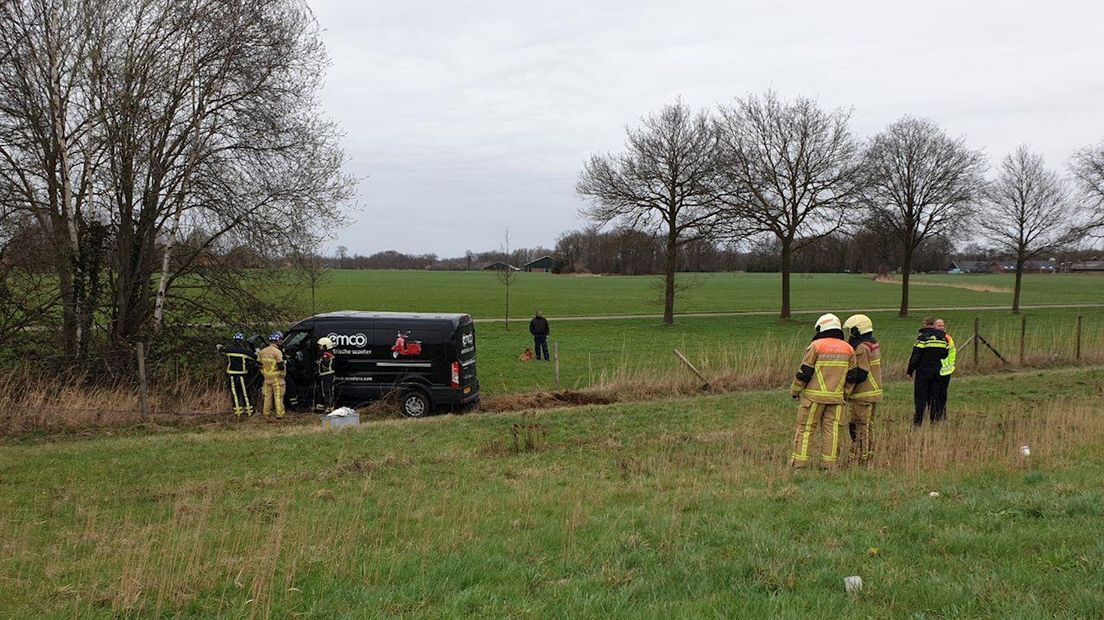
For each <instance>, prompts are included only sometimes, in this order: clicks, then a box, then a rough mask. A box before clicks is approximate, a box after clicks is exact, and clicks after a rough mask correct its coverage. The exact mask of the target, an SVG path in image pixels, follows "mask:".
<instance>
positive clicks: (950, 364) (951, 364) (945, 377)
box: [930, 319, 958, 421]
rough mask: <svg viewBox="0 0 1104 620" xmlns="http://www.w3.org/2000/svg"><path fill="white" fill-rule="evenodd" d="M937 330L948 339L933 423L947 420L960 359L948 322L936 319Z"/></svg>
mask: <svg viewBox="0 0 1104 620" xmlns="http://www.w3.org/2000/svg"><path fill="white" fill-rule="evenodd" d="M935 328H936V329H938V330H939V331H941V332H943V336H944V337H945V338H946V339H947V357H945V358H943V363H942V366H941V367H940V368H939V379H938V380H937V381H936V384H935V394H934V395H933V396H932V399H931V405H930V407H931V410H932V413H931V415H932V420H933V421H935V420H945V419H947V392H948V391H949V389H950V387H951V375H953V374H954V371H955V358H957V357H958V349H957V348H956V347H955V341H954V338H951V335H950V334H948V333H947V322H946V321H944V320H943V319H936V320H935Z"/></svg>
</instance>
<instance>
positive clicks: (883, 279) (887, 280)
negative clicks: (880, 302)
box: [874, 276, 1014, 295]
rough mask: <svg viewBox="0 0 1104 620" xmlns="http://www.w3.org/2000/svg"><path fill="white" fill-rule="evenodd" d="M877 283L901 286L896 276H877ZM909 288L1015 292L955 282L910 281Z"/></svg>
mask: <svg viewBox="0 0 1104 620" xmlns="http://www.w3.org/2000/svg"><path fill="white" fill-rule="evenodd" d="M874 281H875V282H879V283H881V284H896V285H898V286H900V285H901V280H900V278H897V277H896V276H877V277H875V278H874ZM909 286H938V287H941V288H959V289H963V290H966V291H974V292H975V293H1006V294H1009V295H1011V294H1012V293H1013V292H1014V291H1013V290H1012V289H1010V288H1006V287H1003V286H994V285H992V284H974V283H966V282H962V283H953V282H926V281H924V280H909Z"/></svg>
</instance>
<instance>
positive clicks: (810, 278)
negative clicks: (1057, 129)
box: [317, 271, 1104, 319]
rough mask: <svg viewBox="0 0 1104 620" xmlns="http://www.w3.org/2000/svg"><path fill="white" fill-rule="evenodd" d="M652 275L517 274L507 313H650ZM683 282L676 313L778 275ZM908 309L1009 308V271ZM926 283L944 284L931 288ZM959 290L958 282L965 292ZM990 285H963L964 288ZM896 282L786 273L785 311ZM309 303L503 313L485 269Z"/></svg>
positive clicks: (748, 294)
mask: <svg viewBox="0 0 1104 620" xmlns="http://www.w3.org/2000/svg"><path fill="white" fill-rule="evenodd" d="M657 282H658V280H657V278H655V277H651V276H568V275H553V274H546V273H519V274H517V281H516V282H515V283H514V284H513V286H512V287H511V291H510V297H511V302H510V307H511V309H512V310H511V314H512V315H514V316H517V317H523V318H524V317H528V316H531V314H532V312H533V311H534V310H536V309H538V308H539V309H541V310H544V312H545V314H547V315H549V316H551V317H556V316H561V317H562V316H591V315H607V316H608V315H622V314H657V313H662V312H663V308H662V304H661V303H660V301H659V300H661V299H662V294H661V290H660V289H658V288H657ZM679 282H680V283H681V284H684V285H687V286H688V287H689V288H688V290H687V291H686V292H685V293H684V294H683V296H682V297H681V298H680V299H679V300H678V302H677V304H676V308H675V310H676V312H736V311H765V312H776V311H777V309H778V307H779V294H780V293H779V290H780V286H781V285H780V279H779V275H778V274H772V273H737V274H733V273H718V274H679ZM913 282H914V283H915V286H913V287H912V295H911V300H912V305H913V306H915V307H918V308H919V307H949V306H952V307H953V306H1003V307H1009V306H1011V304H1012V293H1011V287H1012V276H1008V275H996V276H988V275H982V276H940V275H933V276H926V275H920V276H915V277H914V279H913ZM932 284H953V285H954V286H953V287H948V286H932ZM964 287H965V288H964ZM979 288H980V289H995V290H971V289H979ZM1022 302H1023V303H1024V304H1028V305H1030V304H1090V303H1097V304H1101V303H1104V276H1101V275H1098V274H1057V275H1054V274H1051V275H1044V274H1029V275H1027V276H1025V279H1024V295H1023V300H1022ZM899 305H900V287H899V285H897V284H894V283H882V282H874V281H873V279H872V278H871V276H869V275H862V274H855V275H850V274H808V275H803V274H794V276H793V309H794V310H820V309H822V308H856V307H861V308H896V307H898V306H899ZM317 309H318V311H319V312H322V311H328V310H345V309H348V310H387V311H400V312H463V313H467V314H471V315H472V316H474V317H476V318H484V319H485V318H502V316H503V314H504V310H505V299H504V290H503V287H502V285H501V284H500V283H499V282H498V280H497V279H496V277H495V274H493V273H488V272H482V271H478V272H435V271H330V272H328V275H327V277H326V280H325V282H324V283H323V284H322V285H321V287H320V289H319V291H318V298H317Z"/></svg>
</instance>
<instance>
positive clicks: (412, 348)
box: [284, 311, 479, 417]
mask: <svg viewBox="0 0 1104 620" xmlns="http://www.w3.org/2000/svg"><path fill="white" fill-rule="evenodd" d="M324 336H325V337H329V338H330V340H332V341H333V343H334V351H333V352H334V357H335V358H336V359H335V363H334V374H335V379H336V381H335V385H336V393H337V401H338V403H339V404H347V405H353V406H357V405H363V404H367V403H369V402H372V401H376V400H379V399H381V398H384V397H385V396H389V395H395V394H397V395H398V396H399V398H400V402H401V404H402V412H403V413H404V414H405V415H408V416H411V417H421V416H423V415H426V414H428V413H430V412H431V411H433V410H435V409H447V410H451V411H455V410H458V409H461V408H467V407H471V406H474V405H476V404H478V402H479V379H478V378H477V377H476V374H475V324H474V323H473V322H472V318H471V316H469V315H467V314H413V313H406V312H352V311H348V312H328V313H326V314H317V315H315V316H312V317H310V318H309V319H304V320H302V321H300V322H298V323H296V324H295V325H293V326H292V327H291V328H290V329H289V330H288V333H287V334H285V335H284V359H285V360H287V400H288V403H289V404H290V405H292V406H293V407H295V406H304V405H307V406H309V405H311V404H313V403H314V402H315V395H314V390H315V384H316V381H315V379H316V378H317V372H318V371H317V367H316V365H315V360H316V359H317V358H318V339H319V338H322V337H324Z"/></svg>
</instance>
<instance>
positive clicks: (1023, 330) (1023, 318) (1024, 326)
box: [1020, 314, 1027, 366]
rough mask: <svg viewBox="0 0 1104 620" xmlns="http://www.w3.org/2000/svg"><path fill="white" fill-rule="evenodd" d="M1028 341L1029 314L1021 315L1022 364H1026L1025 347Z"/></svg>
mask: <svg viewBox="0 0 1104 620" xmlns="http://www.w3.org/2000/svg"><path fill="white" fill-rule="evenodd" d="M1026 341H1027V315H1026V314H1025V315H1022V316H1021V317H1020V366H1023V365H1024V347H1025V342H1026Z"/></svg>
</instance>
